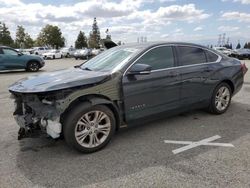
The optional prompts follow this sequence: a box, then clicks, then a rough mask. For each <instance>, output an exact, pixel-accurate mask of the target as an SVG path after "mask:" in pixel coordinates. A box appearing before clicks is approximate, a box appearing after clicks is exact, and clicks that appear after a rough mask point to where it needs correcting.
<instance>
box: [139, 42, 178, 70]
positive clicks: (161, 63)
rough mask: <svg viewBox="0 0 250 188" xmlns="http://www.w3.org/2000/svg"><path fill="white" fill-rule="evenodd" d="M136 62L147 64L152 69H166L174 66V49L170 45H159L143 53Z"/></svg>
mask: <svg viewBox="0 0 250 188" xmlns="http://www.w3.org/2000/svg"><path fill="white" fill-rule="evenodd" d="M136 64H147V65H150V66H151V67H152V70H157V69H165V68H169V67H173V66H174V56H173V50H172V47H170V46H164V47H158V48H155V49H152V50H150V51H149V52H147V53H146V54H145V55H143V56H142V57H141V58H140V59H139V60H138V61H137V62H136Z"/></svg>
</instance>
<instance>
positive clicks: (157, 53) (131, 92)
mask: <svg viewBox="0 0 250 188" xmlns="http://www.w3.org/2000/svg"><path fill="white" fill-rule="evenodd" d="M135 64H147V65H150V66H151V67H152V71H151V73H150V74H148V75H133V76H131V75H128V74H126V73H125V75H124V77H123V81H122V83H123V95H124V104H125V111H126V113H125V114H126V120H127V121H131V120H134V119H138V118H142V117H145V116H149V115H153V114H157V113H161V112H164V111H167V110H171V109H175V108H178V107H179V99H180V87H181V86H180V85H181V84H180V83H181V81H180V78H179V74H178V69H177V68H176V63H175V58H174V51H173V48H172V47H171V46H160V47H155V48H153V49H150V50H149V51H148V52H146V53H144V54H143V55H142V56H141V57H140V58H139V59H138V60H136V61H135V63H134V64H133V65H135ZM133 65H132V66H133ZM132 66H131V68H132ZM127 72H129V70H127Z"/></svg>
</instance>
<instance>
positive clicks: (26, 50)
mask: <svg viewBox="0 0 250 188" xmlns="http://www.w3.org/2000/svg"><path fill="white" fill-rule="evenodd" d="M31 51H32V49H19V50H18V52H21V53H22V54H26V55H30V54H31Z"/></svg>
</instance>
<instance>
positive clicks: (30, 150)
mask: <svg viewBox="0 0 250 188" xmlns="http://www.w3.org/2000/svg"><path fill="white" fill-rule="evenodd" d="M79 63H81V61H76V60H72V59H64V60H51V61H47V64H46V67H44V69H43V70H42V71H41V72H39V74H40V73H42V72H46V71H50V70H56V69H61V68H66V67H71V66H73V65H76V64H79ZM246 64H247V66H248V67H250V61H246ZM31 74H33V73H26V72H15V73H4V74H1V75H0V79H1V84H0V107H1V111H0V151H1V152H0V187H83V186H86V187H249V186H250V181H249V179H250V159H249V156H250V144H249V143H250V71H249V72H248V73H247V75H246V79H245V85H244V87H243V88H242V90H241V91H240V93H238V94H237V95H236V96H234V98H233V100H232V104H231V107H230V108H229V110H228V111H227V112H226V113H225V114H223V115H219V116H218V115H217V116H216V115H211V114H208V113H206V112H204V111H193V112H189V113H185V114H181V115H178V116H174V117H171V118H167V119H162V120H158V121H155V122H151V123H147V124H143V125H140V126H135V127H132V128H128V129H123V130H121V131H119V132H118V133H117V134H116V135H115V137H114V139H112V141H111V143H110V144H109V145H108V146H107V147H106V148H105V149H103V150H101V151H99V152H96V153H93V154H88V155H86V154H81V153H78V152H76V151H74V150H72V149H70V148H68V147H67V146H66V144H65V142H64V141H63V140H57V141H54V140H52V139H48V138H44V137H41V138H27V139H23V140H21V141H18V140H17V131H18V127H17V125H16V123H15V122H14V120H13V117H12V112H13V108H14V106H13V104H12V101H11V99H9V98H8V96H9V94H8V91H7V86H8V85H9V84H11V83H13V82H14V81H15V80H17V79H20V78H22V77H25V76H28V75H31ZM215 135H219V136H220V137H221V138H219V139H217V140H215V141H213V142H219V143H231V144H232V145H234V147H220V146H208V145H202V146H198V147H194V148H192V149H189V150H186V151H183V152H181V153H178V154H174V153H173V152H172V151H173V150H175V149H178V148H180V147H183V146H184V145H178V144H170V143H165V142H164V140H176V141H192V142H194V141H200V140H202V139H206V138H209V137H213V136H215Z"/></svg>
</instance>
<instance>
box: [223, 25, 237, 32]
mask: <svg viewBox="0 0 250 188" xmlns="http://www.w3.org/2000/svg"><path fill="white" fill-rule="evenodd" d="M239 29H240V28H239V27H233V26H220V27H218V30H219V31H223V32H226V31H229V32H230V31H237V30H239Z"/></svg>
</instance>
